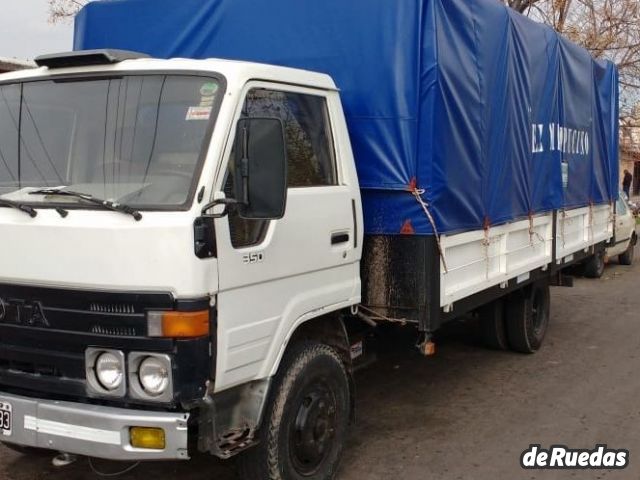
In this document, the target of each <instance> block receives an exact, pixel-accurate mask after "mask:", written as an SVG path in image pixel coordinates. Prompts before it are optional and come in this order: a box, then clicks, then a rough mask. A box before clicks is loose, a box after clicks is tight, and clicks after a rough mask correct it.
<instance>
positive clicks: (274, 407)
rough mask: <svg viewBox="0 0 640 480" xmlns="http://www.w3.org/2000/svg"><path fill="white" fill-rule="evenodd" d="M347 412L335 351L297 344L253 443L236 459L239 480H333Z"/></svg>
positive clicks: (346, 390)
mask: <svg viewBox="0 0 640 480" xmlns="http://www.w3.org/2000/svg"><path fill="white" fill-rule="evenodd" d="M350 408H351V394H350V389H349V377H348V374H347V371H346V369H345V366H344V364H343V362H342V360H341V359H340V356H339V355H338V354H337V353H336V351H335V350H334V349H333V348H331V347H329V346H327V345H322V344H317V343H306V342H305V343H302V344H300V345H298V346H297V347H294V349H293V350H292V351H291V352H290V354H289V355H287V356H286V358H285V359H284V360H283V364H282V366H281V370H280V372H279V373H278V375H277V376H276V379H275V382H274V385H273V395H271V402H270V404H269V405H268V406H267V410H266V413H265V417H264V420H263V424H262V428H261V431H260V433H259V444H258V445H257V446H256V447H254V448H253V449H251V450H249V451H247V452H245V453H244V454H243V455H242V456H241V457H239V458H238V469H239V473H240V476H241V477H242V478H244V479H245V480H258V479H260V480H263V479H264V480H266V479H269V480H301V479H311V480H329V479H332V478H334V476H335V474H336V471H337V468H338V464H339V462H340V458H341V456H342V451H343V448H344V442H345V439H346V434H347V428H348V425H349V418H350Z"/></svg>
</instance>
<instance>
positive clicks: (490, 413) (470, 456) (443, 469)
mask: <svg viewBox="0 0 640 480" xmlns="http://www.w3.org/2000/svg"><path fill="white" fill-rule="evenodd" d="M639 312H640V262H639V263H638V265H637V266H636V267H633V268H628V267H620V266H618V265H612V266H610V267H609V268H608V269H607V271H606V274H605V277H604V278H603V279H602V280H595V281H594V280H587V279H579V280H577V282H576V286H575V288H573V289H564V288H561V289H554V290H553V303H552V320H551V322H552V323H551V327H550V331H549V332H548V335H547V340H546V343H545V345H544V347H543V348H542V350H541V351H540V352H538V354H537V355H533V356H523V355H519V354H514V353H508V352H504V353H503V352H492V351H488V350H485V349H483V348H481V347H480V346H479V345H478V344H477V341H476V340H475V335H474V325H473V324H472V322H469V323H468V324H465V325H462V324H460V325H454V326H453V328H450V329H448V331H447V332H444V333H443V334H442V335H440V337H439V339H438V354H437V356H436V357H434V358H430V359H425V358H421V357H420V356H419V355H417V354H416V353H414V352H413V350H412V349H411V348H410V345H411V341H412V340H413V338H406V339H405V338H403V337H402V336H398V338H394V340H393V341H391V342H389V343H388V344H387V345H386V348H385V349H384V351H383V353H382V354H381V355H380V360H379V361H378V362H377V363H376V364H374V365H373V366H371V367H369V368H368V369H366V370H363V371H361V372H359V373H358V376H357V379H356V380H357V386H358V404H357V407H358V412H357V416H358V419H357V424H356V425H355V427H354V428H353V430H352V433H351V436H350V439H349V442H348V446H347V449H346V453H345V457H344V460H343V463H342V467H341V471H340V475H339V478H340V480H362V479H380V480H382V479H389V478H393V479H397V480H400V479H403V480H404V479H409V480H411V479H416V480H417V479H434V480H435V479H473V480H484V479H491V480H493V479H527V480H528V479H572V478H580V479H583V478H593V479H611V480H616V479H638V478H640V434H639V432H640V374H639V372H638V371H639V370H640V314H639ZM530 444H541V445H543V446H545V447H548V446H550V445H554V444H564V445H568V446H570V447H571V448H591V449H592V448H594V446H595V445H596V444H607V445H609V447H610V448H615V449H622V448H624V449H628V450H629V451H630V465H629V467H628V468H627V469H626V470H624V471H584V470H582V471H581V470H575V471H546V472H540V471H524V470H522V469H521V468H520V464H519V461H520V455H521V453H522V452H523V451H524V450H525V449H527V448H528V446H529V445H530ZM50 460H51V459H50V457H35V458H33V457H23V456H20V455H18V454H15V453H12V452H10V451H9V450H7V449H5V448H4V447H0V480H8V479H12V480H13V479H15V480H27V479H29V480H31V479H44V478H47V479H51V480H78V479H91V478H97V477H96V474H94V473H93V472H92V471H91V469H90V467H89V464H88V461H87V460H86V459H81V460H79V461H78V462H77V463H76V464H74V465H72V466H70V467H66V468H62V469H55V468H54V467H52V466H51V463H50ZM95 467H98V468H99V469H101V470H103V471H105V472H110V471H115V470H118V469H119V468H122V466H121V465H119V464H112V463H106V462H102V461H96V462H95ZM120 478H122V479H124V480H134V479H136V480H138V479H139V480H142V479H148V478H156V479H163V478H181V479H183V480H200V479H202V480H204V479H208V480H209V479H216V480H233V479H235V478H236V477H235V471H234V466H233V463H222V462H219V461H217V460H214V459H211V458H207V457H202V458H197V459H195V460H192V461H191V462H188V463H156V464H146V465H141V466H139V467H138V468H137V469H136V470H134V471H133V472H132V473H130V474H127V475H124V476H122V477H120Z"/></svg>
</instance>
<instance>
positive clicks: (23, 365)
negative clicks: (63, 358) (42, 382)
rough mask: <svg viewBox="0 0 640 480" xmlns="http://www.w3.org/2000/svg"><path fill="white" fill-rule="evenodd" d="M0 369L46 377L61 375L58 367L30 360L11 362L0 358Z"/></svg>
mask: <svg viewBox="0 0 640 480" xmlns="http://www.w3.org/2000/svg"><path fill="white" fill-rule="evenodd" d="M0 369H1V370H7V371H10V372H15V373H28V374H30V375H45V376H48V377H62V376H63V375H62V372H61V371H60V369H58V368H56V367H54V366H53V365H45V364H37V363H31V362H13V361H8V360H2V359H0Z"/></svg>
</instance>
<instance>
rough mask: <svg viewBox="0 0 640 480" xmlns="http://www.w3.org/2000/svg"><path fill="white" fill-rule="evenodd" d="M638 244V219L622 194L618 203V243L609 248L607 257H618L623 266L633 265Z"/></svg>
mask: <svg viewBox="0 0 640 480" xmlns="http://www.w3.org/2000/svg"><path fill="white" fill-rule="evenodd" d="M637 243H638V235H637V233H636V217H635V216H634V215H633V212H632V211H631V208H630V206H629V200H628V199H627V196H626V195H625V194H624V193H620V196H619V197H618V201H617V202H616V241H615V245H614V246H612V247H609V248H607V256H608V257H609V258H614V257H618V262H619V263H620V264H622V265H631V264H633V256H634V251H635V247H636V244H637Z"/></svg>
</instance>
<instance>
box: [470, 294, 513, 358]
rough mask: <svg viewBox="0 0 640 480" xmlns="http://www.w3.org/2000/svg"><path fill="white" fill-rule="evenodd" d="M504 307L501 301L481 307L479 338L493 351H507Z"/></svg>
mask: <svg viewBox="0 0 640 480" xmlns="http://www.w3.org/2000/svg"><path fill="white" fill-rule="evenodd" d="M504 309H505V305H504V301H503V300H502V299H500V300H496V301H494V302H491V303H490V304H488V305H485V306H484V307H482V308H481V309H480V310H479V311H478V313H479V316H480V338H481V339H482V343H483V344H484V345H485V346H486V347H487V348H491V349H493V350H507V349H508V348H509V342H508V341H507V327H506V325H505V319H504V317H505V314H504V313H505V312H504Z"/></svg>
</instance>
